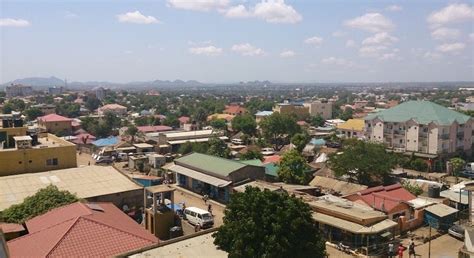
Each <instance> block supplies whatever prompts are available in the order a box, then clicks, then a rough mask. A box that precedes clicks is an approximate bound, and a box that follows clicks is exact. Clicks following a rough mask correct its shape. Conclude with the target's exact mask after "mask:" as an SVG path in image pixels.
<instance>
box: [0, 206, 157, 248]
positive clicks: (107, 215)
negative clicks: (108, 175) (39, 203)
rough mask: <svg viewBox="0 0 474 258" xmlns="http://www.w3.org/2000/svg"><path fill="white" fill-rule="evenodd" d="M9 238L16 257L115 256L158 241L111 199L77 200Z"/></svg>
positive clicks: (47, 214) (39, 218)
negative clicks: (99, 200)
mask: <svg viewBox="0 0 474 258" xmlns="http://www.w3.org/2000/svg"><path fill="white" fill-rule="evenodd" d="M25 225H26V228H27V230H28V234H26V235H24V236H21V237H19V238H16V239H13V240H10V241H8V242H7V245H8V249H9V252H10V255H11V256H12V257H33V256H35V257H112V256H115V255H118V254H121V253H124V252H127V251H131V250H136V249H140V248H145V247H148V246H152V245H155V244H157V243H158V241H159V240H158V238H156V237H155V236H154V235H152V234H150V233H149V232H147V231H146V230H145V229H144V228H143V227H141V226H140V225H138V224H137V223H136V222H135V221H134V220H133V219H131V218H130V217H128V216H127V215H126V214H125V213H123V212H122V211H121V210H119V209H118V208H117V207H115V206H114V205H113V204H111V203H80V202H77V203H73V204H69V205H66V206H62V207H59V208H56V209H53V210H51V211H49V212H47V213H45V214H43V215H39V216H37V217H34V218H32V219H29V220H27V221H26V222H25Z"/></svg>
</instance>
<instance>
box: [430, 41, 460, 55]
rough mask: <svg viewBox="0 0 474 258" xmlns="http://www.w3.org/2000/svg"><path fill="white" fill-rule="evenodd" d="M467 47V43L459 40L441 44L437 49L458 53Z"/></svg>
mask: <svg viewBox="0 0 474 258" xmlns="http://www.w3.org/2000/svg"><path fill="white" fill-rule="evenodd" d="M465 47H466V44H464V43H460V42H457V43H448V44H442V45H439V46H438V47H437V48H436V50H438V51H440V52H445V53H456V52H459V51H461V50H463V49H464V48H465Z"/></svg>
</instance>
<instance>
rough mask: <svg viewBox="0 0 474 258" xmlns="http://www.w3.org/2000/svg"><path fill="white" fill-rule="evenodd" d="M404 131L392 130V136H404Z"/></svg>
mask: <svg viewBox="0 0 474 258" xmlns="http://www.w3.org/2000/svg"><path fill="white" fill-rule="evenodd" d="M405 133H406V131H405V130H393V134H395V135H405Z"/></svg>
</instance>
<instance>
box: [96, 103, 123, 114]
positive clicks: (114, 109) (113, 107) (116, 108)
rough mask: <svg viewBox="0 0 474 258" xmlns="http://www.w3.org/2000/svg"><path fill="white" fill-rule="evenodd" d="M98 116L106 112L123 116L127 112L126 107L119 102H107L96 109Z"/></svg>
mask: <svg viewBox="0 0 474 258" xmlns="http://www.w3.org/2000/svg"><path fill="white" fill-rule="evenodd" d="M98 113H99V116H103V115H105V114H107V113H112V114H115V115H117V116H123V115H126V114H127V108H126V107H124V106H122V105H119V104H108V105H105V106H102V107H100V108H99V109H98Z"/></svg>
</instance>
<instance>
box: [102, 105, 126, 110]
mask: <svg viewBox="0 0 474 258" xmlns="http://www.w3.org/2000/svg"><path fill="white" fill-rule="evenodd" d="M99 109H101V110H104V109H127V108H126V107H124V106H122V105H119V104H107V105H104V106H102V107H100V108H99Z"/></svg>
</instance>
